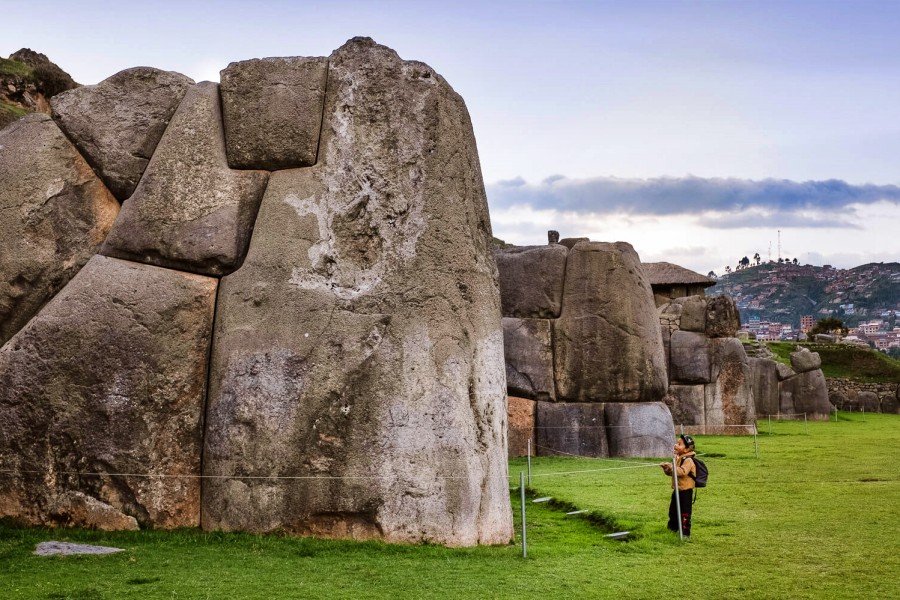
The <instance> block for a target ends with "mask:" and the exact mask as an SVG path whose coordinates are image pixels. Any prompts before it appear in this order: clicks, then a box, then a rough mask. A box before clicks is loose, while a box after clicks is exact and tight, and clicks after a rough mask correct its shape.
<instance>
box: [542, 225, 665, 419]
mask: <svg viewBox="0 0 900 600" xmlns="http://www.w3.org/2000/svg"><path fill="white" fill-rule="evenodd" d="M661 340H662V336H661V333H660V325H659V318H658V316H657V310H656V303H655V302H654V300H653V293H652V291H651V289H650V284H649V282H648V281H647V277H646V275H645V274H644V271H643V269H642V268H641V263H640V259H639V258H638V255H637V253H636V252H635V251H634V248H632V247H631V245H630V244H627V243H624V242H616V243H604V242H578V243H577V244H575V245H574V246H573V247H572V249H571V250H569V254H568V258H567V261H566V279H565V291H564V302H563V308H562V313H561V315H560V318H559V319H558V320H557V321H556V323H555V324H554V327H553V347H554V351H555V352H556V356H555V372H556V394H557V397H558V398H560V399H562V400H566V401H582V402H587V401H596V402H656V401H659V400H661V399H662V397H663V396H664V395H665V393H666V387H667V374H666V363H665V357H664V355H663V347H662V341H661Z"/></svg>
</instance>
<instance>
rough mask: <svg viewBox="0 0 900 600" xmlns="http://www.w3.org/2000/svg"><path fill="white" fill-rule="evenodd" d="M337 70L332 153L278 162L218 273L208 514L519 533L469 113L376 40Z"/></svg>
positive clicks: (289, 527) (403, 534) (486, 535)
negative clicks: (234, 259)
mask: <svg viewBox="0 0 900 600" xmlns="http://www.w3.org/2000/svg"><path fill="white" fill-rule="evenodd" d="M329 64H330V69H329V81H328V87H327V89H328V91H327V95H326V101H325V117H324V122H323V135H322V140H321V147H320V154H319V161H318V163H317V164H316V166H314V167H310V168H304V169H295V170H286V171H279V172H276V173H275V174H273V175H272V178H271V181H270V182H269V186H268V188H267V190H266V194H265V197H264V200H263V203H262V206H261V209H260V212H259V217H258V220H257V224H256V227H255V230H254V234H253V239H252V242H251V244H250V249H249V252H248V255H247V258H246V260H245V262H244V264H243V266H242V267H241V268H240V269H238V270H237V271H236V272H234V273H233V274H231V275H228V276H227V277H225V278H224V279H223V280H222V284H221V289H220V293H219V305H218V311H217V321H216V332H215V343H214V351H213V365H212V376H211V382H212V384H211V390H210V397H209V406H208V412H207V434H206V444H205V454H204V469H205V473H206V474H208V475H217V476H224V478H222V479H214V480H205V481H204V495H203V526H204V528H206V529H225V530H249V531H274V530H285V531H288V532H292V533H301V534H314V535H322V536H329V537H353V538H382V539H386V540H389V541H403V542H422V541H429V542H436V543H443V544H448V545H471V544H475V543H506V542H508V541H509V540H510V539H511V537H512V520H511V512H510V505H509V495H508V478H507V455H506V452H507V451H506V437H505V436H506V419H507V414H506V393H505V392H506V390H505V382H504V376H503V374H504V363H503V337H502V331H501V327H500V298H499V293H498V291H497V288H496V285H495V278H496V269H495V265H494V261H493V260H492V257H491V254H490V252H491V251H490V240H491V230H490V221H489V217H488V211H487V202H486V199H485V195H484V188H483V183H482V179H481V173H480V169H479V165H478V156H477V152H476V149H475V141H474V137H473V134H472V128H471V122H470V120H469V116H468V113H467V111H466V109H465V105H464V103H463V101H462V99H461V98H460V97H459V96H458V95H457V94H456V93H455V92H453V90H452V89H451V88H450V86H449V85H448V84H447V83H446V82H445V81H444V80H443V78H441V77H440V76H439V75H438V74H437V73H435V72H434V71H433V70H432V69H430V68H429V67H427V66H426V65H424V64H422V63H418V62H408V61H402V60H400V59H399V57H398V56H397V55H396V53H395V52H393V51H392V50H390V49H388V48H385V47H383V46H378V45H376V44H375V43H374V42H372V41H371V40H369V39H362V38H356V39H354V40H351V41H350V42H348V43H347V44H345V45H344V46H343V47H342V48H340V49H339V50H337V51H335V53H333V54H332V56H331V57H330V59H329ZM242 475H274V476H282V477H310V479H302V478H301V479H287V480H254V479H242V478H241V476H242Z"/></svg>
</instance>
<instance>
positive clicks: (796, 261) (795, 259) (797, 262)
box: [791, 257, 800, 265]
mask: <svg viewBox="0 0 900 600" xmlns="http://www.w3.org/2000/svg"><path fill="white" fill-rule="evenodd" d="M791 262H792V263H794V264H795V265H796V264H799V262H800V261H798V260H797V258H796V257H794V260H792V261H791Z"/></svg>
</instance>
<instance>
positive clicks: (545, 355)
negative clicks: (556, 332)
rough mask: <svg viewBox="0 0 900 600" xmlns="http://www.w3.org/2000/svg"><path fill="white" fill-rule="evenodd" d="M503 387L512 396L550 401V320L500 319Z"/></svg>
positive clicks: (551, 347)
mask: <svg viewBox="0 0 900 600" xmlns="http://www.w3.org/2000/svg"><path fill="white" fill-rule="evenodd" d="M503 352H504V354H505V356H506V388H507V390H508V392H509V393H510V394H512V395H516V396H521V397H523V398H533V399H537V400H553V399H554V398H555V394H554V390H553V346H552V343H551V340H550V321H548V320H546V319H515V318H511V317H504V318H503Z"/></svg>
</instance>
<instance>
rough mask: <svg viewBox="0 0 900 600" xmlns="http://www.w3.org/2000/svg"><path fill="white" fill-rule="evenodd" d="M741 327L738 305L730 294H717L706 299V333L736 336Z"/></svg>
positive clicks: (718, 335)
mask: <svg viewBox="0 0 900 600" xmlns="http://www.w3.org/2000/svg"><path fill="white" fill-rule="evenodd" d="M740 328H741V317H740V313H738V308H737V305H736V304H735V303H734V300H732V299H731V298H730V297H728V296H715V297H713V298H708V299H707V301H706V335H708V336H709V337H734V336H735V335H737V332H738V330H739V329H740Z"/></svg>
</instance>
